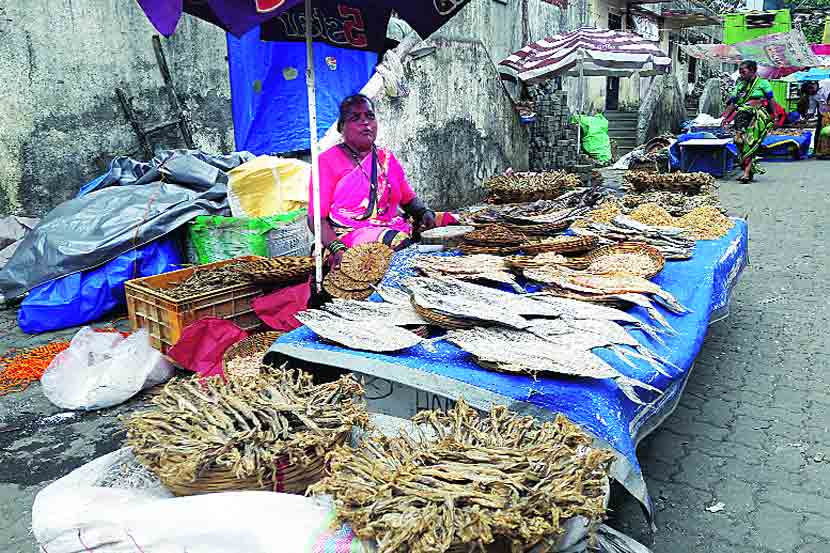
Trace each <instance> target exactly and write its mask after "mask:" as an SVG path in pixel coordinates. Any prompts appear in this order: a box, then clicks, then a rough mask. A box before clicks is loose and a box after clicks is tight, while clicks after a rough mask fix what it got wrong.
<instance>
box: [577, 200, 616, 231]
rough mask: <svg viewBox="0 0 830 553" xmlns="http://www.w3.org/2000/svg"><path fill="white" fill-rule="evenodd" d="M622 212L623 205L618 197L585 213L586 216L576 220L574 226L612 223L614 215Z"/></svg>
mask: <svg viewBox="0 0 830 553" xmlns="http://www.w3.org/2000/svg"><path fill="white" fill-rule="evenodd" d="M620 214H622V206H621V204H620V202H619V201H618V200H616V199H613V200H607V201H605V202H603V203H601V204H600V205H599V207H597V208H596V209H594V210H593V211H589V212H588V213H586V214H585V217H584V218H582V219H580V220H579V221H576V222H575V223H574V224H573V225H571V226H573V227H584V226H586V225H589V224H591V223H610V222H611V221H612V220H614V217H616V216H617V215H620Z"/></svg>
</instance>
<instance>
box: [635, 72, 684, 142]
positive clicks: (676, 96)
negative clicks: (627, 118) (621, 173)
mask: <svg viewBox="0 0 830 553" xmlns="http://www.w3.org/2000/svg"><path fill="white" fill-rule="evenodd" d="M686 118H687V117H686V97H685V94H683V91H682V90H681V89H680V84H679V83H678V82H677V79H676V78H675V77H674V75H671V74H669V75H659V76H657V77H655V78H654V80H653V81H652V82H651V86H650V87H649V89H648V92H646V94H645V97H644V98H643V101H642V103H641V104H640V111H639V117H638V121H637V143H638V144H645V143H646V142H648V141H649V140H651V139H652V138H654V137H655V136H659V135H661V134H663V133H667V132H670V133H676V132H678V131H679V130H680V125H681V124H682V123H683V122H684V121H685V120H686Z"/></svg>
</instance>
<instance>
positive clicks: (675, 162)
mask: <svg viewBox="0 0 830 553" xmlns="http://www.w3.org/2000/svg"><path fill="white" fill-rule="evenodd" d="M698 138H719V137H718V136H717V135H716V134H714V133H710V132H690V133H685V134H681V135H678V136H677V142H675V143H674V144H672V145H671V146H670V147H669V162H670V163H671V168H672V169H680V144H681V143H683V142H686V141H687V140H692V139H698ZM726 149H727V150H729V152H730V153H731V154H732V155H733V156H735V158H738V157H740V156H739V155H738V147H737V146H736V145H735V144H727V145H726Z"/></svg>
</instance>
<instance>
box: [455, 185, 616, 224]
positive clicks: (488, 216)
mask: <svg viewBox="0 0 830 553" xmlns="http://www.w3.org/2000/svg"><path fill="white" fill-rule="evenodd" d="M609 194H610V191H608V190H607V189H604V188H599V187H591V188H577V189H574V190H571V191H570V192H566V193H564V194H562V195H561V196H559V197H558V198H556V199H555V200H539V201H536V202H529V203H521V204H512V205H500V206H491V207H487V208H484V209H480V210H477V211H475V212H473V213H472V214H471V215H470V217H469V218H470V219H471V220H472V221H473V222H475V223H478V224H491V223H503V222H505V221H506V217H528V216H534V215H544V214H548V213H553V212H556V211H559V210H563V209H569V208H591V207H593V206H595V205H597V204H599V203H600V202H601V201H602V200H603V198H605V197H606V196H608V195H609Z"/></svg>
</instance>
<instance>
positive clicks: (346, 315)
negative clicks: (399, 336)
mask: <svg viewBox="0 0 830 553" xmlns="http://www.w3.org/2000/svg"><path fill="white" fill-rule="evenodd" d="M323 309H324V310H325V311H328V312H329V313H331V314H332V315H336V316H338V317H340V318H341V319H345V320H347V321H363V322H367V323H368V322H374V323H378V324H384V325H394V326H407V325H424V324H426V321H424V319H423V318H422V317H421V316H420V315H418V313H416V312H415V309H413V308H412V304H411V303H409V302H407V303H405V304H403V305H396V304H392V303H385V302H384V303H381V302H374V301H357V300H334V301H332V302H329V303H326V304H324V305H323Z"/></svg>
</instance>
